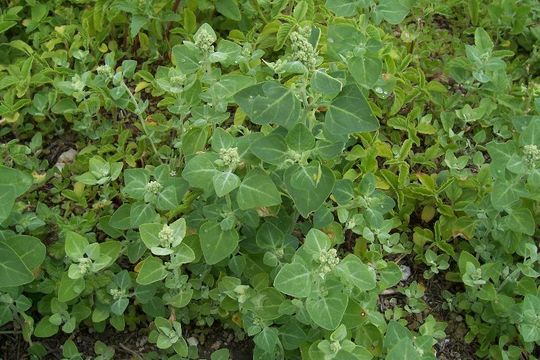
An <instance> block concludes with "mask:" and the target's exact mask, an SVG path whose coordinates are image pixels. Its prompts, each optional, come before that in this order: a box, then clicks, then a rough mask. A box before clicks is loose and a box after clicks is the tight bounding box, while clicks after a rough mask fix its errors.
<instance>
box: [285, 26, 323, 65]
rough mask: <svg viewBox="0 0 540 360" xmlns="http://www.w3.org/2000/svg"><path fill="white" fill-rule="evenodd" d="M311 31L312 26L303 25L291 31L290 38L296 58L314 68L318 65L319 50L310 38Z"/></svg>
mask: <svg viewBox="0 0 540 360" xmlns="http://www.w3.org/2000/svg"><path fill="white" fill-rule="evenodd" d="M310 33H311V28H310V27H303V28H300V29H298V31H294V32H293V33H291V35H290V39H291V47H292V50H293V58H294V60H297V61H300V62H301V63H302V64H304V65H305V67H307V68H308V70H313V69H315V67H316V66H317V62H318V52H317V50H316V49H315V48H314V47H313V45H312V44H311V43H310V42H309V40H308V38H309V35H310Z"/></svg>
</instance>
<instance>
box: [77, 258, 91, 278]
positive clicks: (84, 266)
mask: <svg viewBox="0 0 540 360" xmlns="http://www.w3.org/2000/svg"><path fill="white" fill-rule="evenodd" d="M91 267H92V259H89V258H87V257H83V258H80V259H79V265H78V272H79V274H80V275H82V276H84V275H86V273H88V270H90V268H91Z"/></svg>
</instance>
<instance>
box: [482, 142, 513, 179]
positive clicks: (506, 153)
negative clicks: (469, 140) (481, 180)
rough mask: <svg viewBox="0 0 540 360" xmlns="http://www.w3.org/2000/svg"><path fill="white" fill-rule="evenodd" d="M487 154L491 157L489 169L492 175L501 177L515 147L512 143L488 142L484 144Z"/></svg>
mask: <svg viewBox="0 0 540 360" xmlns="http://www.w3.org/2000/svg"><path fill="white" fill-rule="evenodd" d="M486 148H487V150H488V153H489V156H490V157H491V164H490V170H491V173H492V174H493V176H495V177H503V176H504V173H505V171H504V170H505V169H506V164H507V163H508V161H509V160H510V158H511V157H512V154H514V153H515V152H516V147H515V146H514V144H513V143H511V142H508V143H497V142H494V141H492V142H490V143H489V144H487V145H486Z"/></svg>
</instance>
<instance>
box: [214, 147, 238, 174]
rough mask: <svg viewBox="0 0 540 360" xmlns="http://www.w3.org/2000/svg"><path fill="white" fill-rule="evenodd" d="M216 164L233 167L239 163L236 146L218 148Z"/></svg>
mask: <svg viewBox="0 0 540 360" xmlns="http://www.w3.org/2000/svg"><path fill="white" fill-rule="evenodd" d="M216 164H217V165H220V166H227V167H229V168H231V169H235V168H236V167H237V166H238V165H240V155H239V154H238V148H236V147H230V148H223V149H221V150H219V159H218V160H217V161H216Z"/></svg>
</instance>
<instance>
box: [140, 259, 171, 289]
mask: <svg viewBox="0 0 540 360" xmlns="http://www.w3.org/2000/svg"><path fill="white" fill-rule="evenodd" d="M139 266H140V269H139V274H138V275H137V283H138V284H141V285H149V284H152V283H155V282H157V281H160V280H162V279H164V278H165V277H166V276H167V270H166V269H165V266H163V262H162V261H161V259H159V258H157V257H154V256H149V257H148V258H146V259H144V260H143V261H142V262H141V263H140V264H139Z"/></svg>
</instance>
